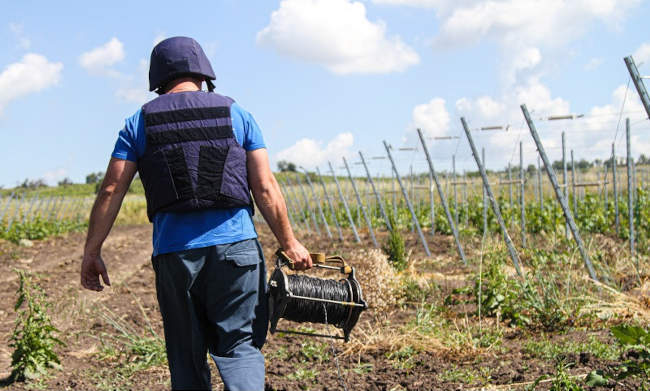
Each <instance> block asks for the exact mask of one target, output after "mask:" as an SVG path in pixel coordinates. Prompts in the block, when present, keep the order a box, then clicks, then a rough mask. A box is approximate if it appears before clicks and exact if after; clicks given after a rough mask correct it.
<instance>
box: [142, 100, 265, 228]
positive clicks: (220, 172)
mask: <svg viewBox="0 0 650 391" xmlns="http://www.w3.org/2000/svg"><path fill="white" fill-rule="evenodd" d="M232 103H233V100H232V99H230V98H228V97H224V96H221V95H219V94H215V93H210V92H200V91H196V92H179V93H173V94H164V95H161V96H159V97H158V98H156V99H154V100H152V101H151V102H148V103H146V104H145V105H144V106H142V111H143V114H144V121H145V134H146V138H147V143H146V148H145V151H144V154H143V155H142V157H141V158H140V159H139V160H138V172H139V174H140V179H141V180H142V184H143V186H144V190H145V196H146V198H147V215H148V217H149V220H150V221H153V217H154V215H155V214H156V213H158V212H192V211H197V210H203V209H208V208H233V207H241V206H251V205H252V203H251V195H250V191H249V186H248V179H247V177H248V175H247V170H246V150H244V148H243V147H242V146H241V145H239V143H237V140H236V139H235V134H234V133H233V129H232V119H231V117H230V106H231V105H232Z"/></svg>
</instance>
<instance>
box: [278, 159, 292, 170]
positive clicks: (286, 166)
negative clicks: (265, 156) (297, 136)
mask: <svg viewBox="0 0 650 391" xmlns="http://www.w3.org/2000/svg"><path fill="white" fill-rule="evenodd" d="M278 170H280V171H281V172H287V171H289V172H296V165H295V164H294V163H291V162H288V161H286V160H280V161H279V162H278Z"/></svg>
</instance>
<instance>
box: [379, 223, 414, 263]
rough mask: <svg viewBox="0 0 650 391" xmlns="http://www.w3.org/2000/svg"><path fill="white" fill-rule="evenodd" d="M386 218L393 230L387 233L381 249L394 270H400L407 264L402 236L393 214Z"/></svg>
mask: <svg viewBox="0 0 650 391" xmlns="http://www.w3.org/2000/svg"><path fill="white" fill-rule="evenodd" d="M388 219H389V221H390V222H391V226H392V227H393V230H392V232H390V233H389V235H388V239H387V241H386V243H385V244H384V246H383V250H384V252H385V253H386V254H387V255H388V261H389V262H390V264H391V265H392V266H393V267H394V268H395V270H398V271H401V270H404V269H406V267H407V266H408V259H407V257H406V246H405V244H404V238H403V237H402V234H400V232H399V230H398V229H397V226H396V224H395V218H394V217H393V215H392V214H391V215H389V217H388Z"/></svg>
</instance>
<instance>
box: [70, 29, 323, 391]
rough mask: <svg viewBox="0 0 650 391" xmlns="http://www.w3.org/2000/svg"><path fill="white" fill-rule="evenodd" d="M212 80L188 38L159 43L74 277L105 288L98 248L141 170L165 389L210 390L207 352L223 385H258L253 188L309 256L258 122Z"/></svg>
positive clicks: (259, 259) (262, 282) (261, 298)
mask: <svg viewBox="0 0 650 391" xmlns="http://www.w3.org/2000/svg"><path fill="white" fill-rule="evenodd" d="M214 79H215V75H214V72H213V70H212V66H211V65H210V62H209V61H208V59H207V57H206V56H205V54H204V52H203V50H202V49H201V47H200V46H199V44H198V43H197V42H196V41H194V40H193V39H191V38H187V37H173V38H169V39H166V40H164V41H162V42H160V43H159V44H158V45H156V47H154V49H153V51H152V53H151V65H150V70H149V83H150V90H151V91H154V90H155V91H156V92H157V93H158V94H159V95H160V96H159V97H157V98H156V99H153V100H152V101H150V102H148V103H146V104H145V105H144V106H143V107H142V108H141V109H140V110H138V112H136V113H135V115H133V116H132V117H130V118H128V119H127V120H126V125H125V127H124V129H123V130H122V131H121V132H120V134H119V137H118V140H117V142H116V144H115V149H114V151H113V154H112V157H111V160H110V162H109V164H108V169H107V171H106V176H105V177H104V181H103V183H102V187H101V190H100V191H99V193H98V195H97V199H96V201H95V204H94V206H93V209H92V212H91V214H90V222H89V226H88V237H87V239H86V245H85V248H84V257H83V262H82V265H81V284H82V285H83V287H84V288H87V289H90V290H94V291H98V292H100V291H102V290H103V288H104V287H103V286H102V284H101V283H100V281H99V276H100V275H101V277H102V280H103V282H104V284H105V285H110V281H109V278H108V273H107V271H106V267H105V265H104V262H103V260H102V257H101V247H102V243H103V242H104V240H105V239H106V236H107V235H108V233H109V231H110V229H111V227H112V225H113V222H114V221H115V217H116V216H117V213H118V212H119V209H120V205H121V203H122V200H123V198H124V195H125V194H126V192H127V190H128V188H129V184H130V183H131V180H132V179H133V177H134V175H135V172H136V170H137V171H138V172H139V174H140V179H141V180H142V183H143V185H144V189H145V195H146V199H147V214H148V216H149V219H150V221H151V222H152V223H153V255H152V263H153V267H154V270H155V273H156V292H157V296H158V304H159V306H160V312H161V314H162V318H163V326H164V330H165V343H166V347H167V358H168V361H169V370H170V373H171V383H172V388H173V389H175V390H189V389H191V390H206V389H208V390H209V389H210V388H211V387H210V371H209V368H208V365H207V361H206V352H209V353H210V356H211V357H212V359H213V360H214V362H215V364H216V365H217V367H218V369H219V372H220V375H221V378H222V380H223V382H224V384H225V387H226V389H228V390H231V391H257V390H262V389H263V388H264V356H263V355H262V353H261V352H260V349H261V347H262V345H263V344H264V341H265V338H266V330H267V323H268V314H267V308H266V307H267V303H266V297H265V291H266V273H265V267H264V258H263V254H262V249H261V246H260V245H259V243H258V241H257V239H256V238H257V234H256V232H255V227H254V225H253V221H252V218H251V216H252V213H253V205H252V199H251V196H250V191H252V194H253V197H254V200H255V203H256V204H257V207H258V209H259V211H260V212H261V213H262V216H264V218H265V220H266V221H267V223H268V225H269V227H270V228H271V230H272V231H273V233H274V235H275V236H276V238H277V239H278V241H279V242H280V245H281V247H282V248H283V249H284V250H285V251H286V252H287V254H288V255H289V256H290V257H291V258H292V259H293V260H294V261H295V266H296V268H297V269H307V268H309V267H311V265H312V261H311V258H310V256H309V253H308V252H307V250H306V249H305V248H304V247H303V246H302V244H300V243H299V242H298V241H297V240H296V238H295V237H294V234H293V231H292V230H291V226H290V224H289V221H288V219H287V209H286V205H285V203H284V199H283V198H282V195H281V193H280V190H279V186H278V184H277V182H276V181H275V177H274V176H273V174H272V173H271V170H270V167H269V161H268V155H267V152H266V147H265V145H264V141H263V139H262V134H261V132H260V129H259V127H258V125H257V123H256V122H255V120H254V119H253V117H252V116H251V115H250V114H249V113H248V112H246V111H244V110H243V109H242V108H241V107H240V106H239V105H237V103H235V102H234V101H233V100H232V99H230V98H227V97H224V96H221V95H219V94H216V93H214V92H213V89H214V85H213V84H212V80H214ZM204 81H205V82H206V84H207V89H208V91H207V92H206V91H201V87H202V83H203V82H204ZM249 189H250V191H249Z"/></svg>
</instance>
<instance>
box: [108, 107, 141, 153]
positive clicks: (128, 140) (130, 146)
mask: <svg viewBox="0 0 650 391" xmlns="http://www.w3.org/2000/svg"><path fill="white" fill-rule="evenodd" d="M140 114H141V111H140V110H139V111H138V112H137V113H135V114H134V115H133V116H132V117H129V118H127V119H126V121H125V123H124V128H123V129H122V130H120V133H119V134H118V136H117V141H116V142H115V147H114V148H113V153H112V154H111V156H112V157H114V158H116V159H122V160H129V161H132V162H137V161H138V157H139V155H141V152H142V151H140V150H141V149H143V148H141V146H140V145H139V144H141V142H140V141H142V140H140V139H141V138H142V137H141V135H139V134H138V133H139V132H138V130H139V129H138V127H139V124H140V122H141V121H140ZM139 152H140V153H139Z"/></svg>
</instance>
